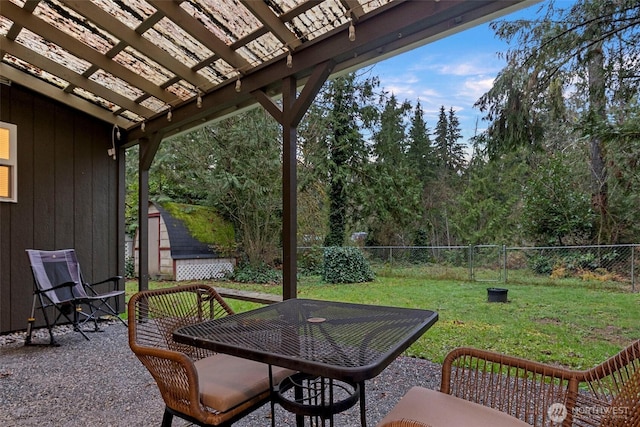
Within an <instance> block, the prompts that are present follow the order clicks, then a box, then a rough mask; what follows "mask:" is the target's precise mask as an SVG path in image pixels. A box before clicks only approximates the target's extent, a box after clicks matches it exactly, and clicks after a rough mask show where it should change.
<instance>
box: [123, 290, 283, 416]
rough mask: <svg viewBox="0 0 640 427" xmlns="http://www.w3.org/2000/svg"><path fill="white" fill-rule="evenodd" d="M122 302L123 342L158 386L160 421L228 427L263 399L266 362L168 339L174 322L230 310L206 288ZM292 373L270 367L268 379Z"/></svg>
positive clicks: (142, 294) (162, 292) (145, 293)
mask: <svg viewBox="0 0 640 427" xmlns="http://www.w3.org/2000/svg"><path fill="white" fill-rule="evenodd" d="M128 307H129V346H130V347H131V350H132V351H133V352H134V353H135V355H136V356H137V357H138V359H140V361H141V362H142V364H143V365H144V366H145V367H146V368H147V369H148V370H149V372H150V373H151V375H152V376H153V378H154V379H155V380H156V383H157V385H158V388H159V389H160V394H161V395H162V398H163V399H164V402H165V412H164V416H163V419H162V425H163V426H170V425H171V423H172V421H173V417H174V416H178V417H180V418H183V419H186V420H188V421H189V422H192V423H195V424H197V425H200V426H230V425H232V423H233V422H235V421H237V420H238V419H240V418H242V417H243V416H245V415H246V414H248V413H249V412H251V411H253V410H255V409H257V408H258V407H260V406H262V405H263V404H264V403H265V402H267V401H268V400H269V397H270V393H271V389H270V381H269V369H268V366H267V365H265V364H263V363H258V362H254V361H250V360H245V359H240V358H237V357H233V356H229V355H225V354H216V353H213V352H211V351H208V350H204V349H201V348H196V347H192V346H188V345H183V344H180V343H177V342H175V341H174V340H173V331H174V330H175V329H176V328H178V327H181V326H185V325H189V324H193V323H197V322H201V321H203V320H207V319H212V318H218V317H221V316H225V315H227V314H233V310H232V309H231V308H230V307H229V306H228V305H227V303H226V302H225V301H224V300H223V299H222V298H221V297H220V295H218V293H217V292H216V291H215V290H214V289H213V288H212V287H210V286H206V285H187V286H179V287H174V288H167V289H158V290H151V291H142V292H139V293H137V294H135V295H134V296H132V297H131V299H130V300H129V306H128ZM292 373H293V372H291V371H289V370H286V369H282V368H277V367H273V368H272V374H273V381H274V384H277V383H278V382H279V381H280V380H282V379H283V378H284V377H285V376H288V375H290V374H292Z"/></svg>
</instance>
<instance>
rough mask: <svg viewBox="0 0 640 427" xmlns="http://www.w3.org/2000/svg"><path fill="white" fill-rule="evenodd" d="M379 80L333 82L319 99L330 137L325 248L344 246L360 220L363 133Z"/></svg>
mask: <svg viewBox="0 0 640 427" xmlns="http://www.w3.org/2000/svg"><path fill="white" fill-rule="evenodd" d="M377 85H378V81H377V79H375V78H374V79H364V80H359V79H358V78H357V76H356V75H355V74H353V73H352V74H348V75H346V76H342V77H338V78H336V79H334V80H331V81H330V82H329V83H328V84H327V85H326V88H325V89H324V91H323V93H322V96H321V97H320V98H321V99H320V101H319V102H320V103H321V104H323V105H324V106H325V107H326V109H327V110H328V112H329V113H328V117H327V123H328V126H329V127H330V129H331V134H330V136H329V138H328V139H327V140H326V143H327V147H326V150H325V151H323V153H325V154H326V160H327V167H326V170H327V177H328V187H329V190H328V198H329V227H328V234H327V236H326V237H325V242H324V244H325V246H342V245H343V244H344V240H345V238H346V230H347V226H348V223H349V222H352V223H353V222H356V221H357V220H358V218H359V217H360V215H359V212H358V210H359V209H360V206H361V205H362V197H361V192H362V191H363V188H362V180H363V176H364V175H365V174H366V173H365V169H366V165H367V162H368V159H369V154H370V153H369V150H368V148H367V146H366V144H365V141H364V138H363V137H362V135H361V134H360V131H359V129H360V126H367V125H368V124H369V123H371V121H372V120H373V119H374V118H375V116H376V114H375V109H374V108H373V107H372V105H371V100H372V98H373V96H374V89H375V87H377Z"/></svg>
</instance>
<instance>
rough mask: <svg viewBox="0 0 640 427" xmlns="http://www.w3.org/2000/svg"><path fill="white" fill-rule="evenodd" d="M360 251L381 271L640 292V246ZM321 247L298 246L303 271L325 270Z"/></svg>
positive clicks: (369, 248)
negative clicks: (540, 281)
mask: <svg viewBox="0 0 640 427" xmlns="http://www.w3.org/2000/svg"><path fill="white" fill-rule="evenodd" d="M361 249H362V251H363V253H364V255H365V256H366V257H367V259H368V260H369V261H370V262H371V265H372V267H374V269H375V270H376V271H377V272H378V274H386V273H391V272H393V270H398V269H402V270H404V271H405V273H406V274H412V275H416V276H419V277H425V278H434V279H451V280H474V281H486V282H509V281H511V282H518V281H521V280H522V281H526V282H530V281H532V279H577V280H581V281H584V282H585V283H589V284H594V285H598V284H607V285H612V286H614V287H615V288H618V289H621V290H631V291H632V292H637V291H638V286H637V283H638V278H639V276H640V271H639V270H640V245H594V246H557V247H553V246H552V247H506V246H500V245H475V246H365V247H362V248H361ZM322 251H323V248H321V247H301V248H298V269H299V271H301V272H303V273H304V272H307V273H311V274H314V273H318V272H321V269H322ZM408 272H410V273H408Z"/></svg>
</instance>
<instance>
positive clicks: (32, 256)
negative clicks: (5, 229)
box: [25, 249, 127, 346]
mask: <svg viewBox="0 0 640 427" xmlns="http://www.w3.org/2000/svg"><path fill="white" fill-rule="evenodd" d="M27 255H28V256H29V261H30V263H31V271H32V273H33V304H32V306H31V316H30V317H29V319H28V322H27V337H26V340H25V345H31V344H33V343H32V341H31V335H32V332H33V323H34V322H35V310H36V300H38V301H39V302H40V309H41V310H42V314H43V315H44V321H45V323H46V324H47V328H48V329H49V336H50V338H51V341H50V343H49V345H54V346H57V345H58V344H57V343H56V341H55V338H54V336H53V326H55V325H56V324H58V322H60V321H63V322H64V321H65V320H66V321H67V322H69V323H71V324H72V325H73V329H74V331H77V332H80V333H81V334H82V336H83V337H85V338H86V339H87V340H88V339H89V337H88V336H87V334H86V333H85V332H97V331H100V328H99V327H98V319H99V317H100V316H103V315H112V316H114V317H115V318H116V319H118V320H120V322H122V323H123V324H124V325H125V326H126V325H127V324H126V323H125V321H124V320H122V319H121V318H120V317H119V316H118V313H117V312H116V310H115V309H114V308H113V306H112V305H111V304H110V303H109V299H110V298H114V297H117V296H119V295H122V294H124V291H121V290H118V289H117V287H118V282H119V281H120V279H122V277H121V276H114V277H110V278H108V279H106V280H103V281H101V282H96V283H92V284H88V283H86V282H85V281H84V279H83V277H82V273H81V271H80V264H79V263H78V259H77V258H76V253H75V250H73V249H63V250H57V251H40V250H33V249H27ZM108 282H113V290H112V291H109V292H105V293H99V292H97V291H96V290H95V289H94V286H96V285H100V284H103V283H108ZM83 305H84V306H85V307H87V308H88V311H83V308H82V306H83ZM50 307H52V308H53V309H54V310H55V311H54V315H55V318H54V320H53V322H50V321H49V315H48V314H47V311H50V310H48V309H49V308H50ZM90 321H92V322H93V324H94V328H93V330H92V331H88V330H83V326H84V325H85V324H86V323H87V322H90Z"/></svg>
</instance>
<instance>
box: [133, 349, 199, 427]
mask: <svg viewBox="0 0 640 427" xmlns="http://www.w3.org/2000/svg"><path fill="white" fill-rule="evenodd" d="M132 350H133V352H134V353H135V355H136V356H137V357H138V359H139V360H140V361H141V362H142V364H143V365H144V366H145V367H146V368H147V369H148V370H149V372H150V373H151V376H153V378H154V379H155V380H156V383H157V385H158V388H159V390H160V394H161V395H162V399H163V400H164V402H165V404H166V405H167V406H168V407H169V408H172V409H174V410H176V411H179V412H181V413H185V414H189V415H190V416H192V417H196V418H198V417H199V418H201V419H203V418H204V417H206V416H207V415H208V414H207V412H206V411H205V409H204V408H203V406H202V404H201V403H200V391H199V390H200V385H199V380H198V373H197V371H196V368H195V366H194V364H193V361H192V360H191V358H189V357H188V356H187V355H185V354H183V353H181V352H178V351H173V350H167V349H161V348H154V347H143V346H136V348H135V349H132Z"/></svg>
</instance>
